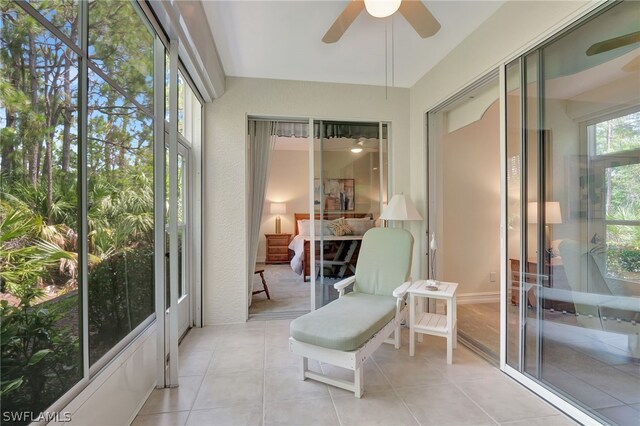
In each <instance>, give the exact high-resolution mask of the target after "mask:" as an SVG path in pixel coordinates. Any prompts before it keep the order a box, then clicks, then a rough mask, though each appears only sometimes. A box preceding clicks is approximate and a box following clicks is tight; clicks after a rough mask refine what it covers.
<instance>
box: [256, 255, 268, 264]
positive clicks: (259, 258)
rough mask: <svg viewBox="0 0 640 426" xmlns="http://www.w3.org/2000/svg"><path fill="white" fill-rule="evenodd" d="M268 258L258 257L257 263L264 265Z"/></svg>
mask: <svg viewBox="0 0 640 426" xmlns="http://www.w3.org/2000/svg"><path fill="white" fill-rule="evenodd" d="M265 260H267V257H266V256H265V257H256V263H264V262H265Z"/></svg>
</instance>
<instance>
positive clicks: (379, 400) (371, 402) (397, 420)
mask: <svg viewBox="0 0 640 426" xmlns="http://www.w3.org/2000/svg"><path fill="white" fill-rule="evenodd" d="M365 380H366V378H365ZM333 402H334V404H335V406H336V411H337V412H338V418H339V419H340V424H341V425H344V426H347V425H366V426H375V425H384V426H387V425H394V426H396V425H398V426H399V425H417V424H418V423H417V422H416V420H415V419H414V417H413V415H411V413H410V412H409V410H407V407H406V406H405V405H404V403H403V402H402V400H401V399H400V398H399V397H398V396H397V395H396V394H395V392H381V393H365V394H364V395H363V397H362V398H360V399H358V398H355V397H354V396H344V397H341V398H334V400H333Z"/></svg>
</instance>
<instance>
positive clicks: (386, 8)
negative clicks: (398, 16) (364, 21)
mask: <svg viewBox="0 0 640 426" xmlns="http://www.w3.org/2000/svg"><path fill="white" fill-rule="evenodd" d="M401 1H402V0H364V7H366V8H367V12H369V15H371V16H374V17H376V18H386V17H387V16H391V15H393V14H394V13H395V12H396V10H398V9H399V8H400V3H401Z"/></svg>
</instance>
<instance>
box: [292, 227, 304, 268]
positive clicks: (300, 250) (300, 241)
mask: <svg viewBox="0 0 640 426" xmlns="http://www.w3.org/2000/svg"><path fill="white" fill-rule="evenodd" d="M304 238H305V237H304V235H296V236H295V237H293V240H291V242H290V243H289V250H293V252H294V253H295V254H294V255H293V258H292V259H291V269H293V271H294V272H295V273H296V274H298V275H302V261H303V258H304Z"/></svg>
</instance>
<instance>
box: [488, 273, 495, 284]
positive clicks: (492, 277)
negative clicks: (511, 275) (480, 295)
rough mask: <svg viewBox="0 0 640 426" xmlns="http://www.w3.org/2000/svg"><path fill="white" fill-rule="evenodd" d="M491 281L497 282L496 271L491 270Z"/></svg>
mask: <svg viewBox="0 0 640 426" xmlns="http://www.w3.org/2000/svg"><path fill="white" fill-rule="evenodd" d="M489 282H491V283H495V282H496V273H495V272H489Z"/></svg>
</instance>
